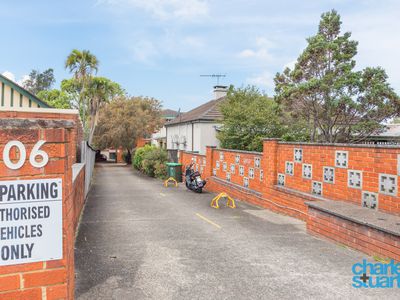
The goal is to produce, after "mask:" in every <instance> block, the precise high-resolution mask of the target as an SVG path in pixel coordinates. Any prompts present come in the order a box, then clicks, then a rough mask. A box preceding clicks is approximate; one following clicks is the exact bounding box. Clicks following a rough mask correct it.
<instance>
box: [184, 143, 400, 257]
mask: <svg viewBox="0 0 400 300" xmlns="http://www.w3.org/2000/svg"><path fill="white" fill-rule="evenodd" d="M295 149H300V150H301V154H302V155H301V160H300V159H299V158H300V157H299V156H298V155H297V159H298V160H299V161H296V159H295ZM337 151H339V152H338V153H337ZM340 151H342V152H340ZM343 151H344V152H343ZM297 152H298V151H297ZM236 155H240V159H239V163H236V161H235V157H236ZM337 155H339V156H337ZM399 155H400V147H390V146H386V147H385V146H374V145H343V144H341V145H338V144H333V145H323V144H305V143H284V142H279V141H278V140H277V139H267V140H265V141H264V147H263V152H262V153H253V152H250V153H249V152H243V151H229V150H225V149H215V148H213V147H207V151H206V157H205V163H204V164H203V165H205V166H203V169H204V170H203V172H202V173H203V176H204V178H206V179H208V182H207V185H206V189H207V190H209V191H213V192H227V193H228V194H230V195H231V196H232V197H234V198H237V199H240V200H244V201H247V202H249V203H253V204H256V205H258V206H261V207H265V208H268V209H270V210H273V211H276V212H279V213H283V214H287V215H290V216H293V217H296V218H299V219H301V220H304V221H307V224H308V229H309V231H311V232H312V233H314V234H319V235H324V236H326V237H328V238H330V239H334V240H336V241H338V242H341V243H343V244H346V245H348V246H350V247H353V248H355V249H358V250H361V251H364V252H366V253H368V254H380V255H383V256H387V257H390V258H394V259H396V260H399V258H400V257H399V251H400V250H399V247H400V243H399V239H398V237H397V236H394V235H388V234H386V233H385V232H383V231H379V230H376V229H372V228H370V227H367V226H363V225H360V224H358V223H355V222H350V221H345V220H341V219H340V218H338V217H334V216H333V215H332V216H330V217H329V220H326V217H327V216H329V215H327V214H325V213H321V212H315V210H314V211H313V212H310V211H309V208H308V205H307V204H306V202H309V201H315V200H320V199H325V200H328V201H329V200H331V201H343V202H347V203H349V204H351V205H357V206H362V196H363V192H364V193H365V192H367V193H370V194H371V195H374V196H375V197H376V198H377V199H378V205H377V208H376V209H377V210H380V211H382V212H385V213H390V214H394V215H400V197H399V194H398V190H399V182H398V175H400V174H398V172H400V170H398V168H399V169H400V162H399V159H400V158H398V157H399ZM199 157H201V159H203V157H202V156H200V155H197V154H192V153H187V152H180V161H181V162H182V163H183V164H184V165H187V164H189V163H190V162H191V161H192V160H193V159H194V158H196V160H197V161H199ZM255 157H260V158H261V166H260V168H257V167H256V166H255V165H254V159H255ZM344 157H345V159H343V158H344ZM337 160H338V162H336V161H337ZM217 162H219V163H217ZM286 162H289V164H292V165H293V174H288V173H290V172H289V170H288V168H286ZM224 163H226V164H227V165H226V170H224V168H223V164H224ZM218 164H219V166H218ZM303 164H304V165H305V166H306V167H308V166H311V172H309V173H307V172H306V174H305V175H307V174H309V178H305V177H307V176H303ZM231 165H233V166H234V168H235V169H234V174H233V173H231V172H230V168H231ZM239 166H243V167H244V174H243V176H241V175H240V174H239ZM324 167H328V168H331V169H329V171H331V170H333V172H334V176H333V177H331V179H332V178H333V179H334V181H333V182H329V180H327V179H328V177H329V176H325V178H324ZM250 168H253V169H254V179H251V178H250V176H249V171H250ZM261 170H262V171H263V176H262V178H260V171H261ZM227 173H231V175H230V176H231V178H230V181H228V180H227V177H226V176H227ZM279 174H280V175H281V176H280V178H282V175H283V176H284V181H283V182H282V181H280V184H278V175H279ZM327 174H328V175H329V172H328V173H327ZM381 175H383V176H384V177H386V179H388V178H390V182H389V183H395V182H396V181H397V184H389V185H388V187H385V188H384V190H381V184H380V181H379V178H380V176H381ZM244 177H248V178H249V186H248V187H244ZM349 178H350V179H351V182H350V186H349ZM361 178H362V180H359V179H361ZM313 182H315V183H317V184H320V186H321V187H322V189H321V194H320V195H319V194H317V193H315V191H316V190H315V189H314V191H313V190H312V186H313ZM317 187H319V185H318V186H317ZM396 188H397V191H396V190H395V189H396ZM317 190H318V189H317ZM387 191H393V193H392V195H389V194H387V193H386V192H387ZM365 209H370V208H365ZM309 215H310V218H309ZM324 218H325V219H324ZM326 222H330V223H329V224H328V223H326ZM365 236H369V237H370V240H365V239H366V238H365ZM386 242H387V245H384V244H385V243H386ZM396 247H397V248H396Z"/></svg>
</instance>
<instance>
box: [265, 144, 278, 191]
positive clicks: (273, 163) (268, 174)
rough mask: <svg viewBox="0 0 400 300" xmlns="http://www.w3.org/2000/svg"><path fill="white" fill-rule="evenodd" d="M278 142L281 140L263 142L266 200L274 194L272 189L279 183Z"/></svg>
mask: <svg viewBox="0 0 400 300" xmlns="http://www.w3.org/2000/svg"><path fill="white" fill-rule="evenodd" d="M278 141H279V139H265V140H264V141H263V158H262V167H263V170H264V177H265V185H264V188H263V196H264V197H265V198H268V197H269V196H270V195H271V194H272V193H273V190H272V189H273V187H274V185H276V182H277V177H278V173H277V159H278Z"/></svg>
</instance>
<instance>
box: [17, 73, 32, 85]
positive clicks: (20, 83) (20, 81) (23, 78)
mask: <svg viewBox="0 0 400 300" xmlns="http://www.w3.org/2000/svg"><path fill="white" fill-rule="evenodd" d="M28 79H29V75H28V74H25V75H22V77H21V79H20V80H18V82H17V83H18V84H19V85H24V83H25V81H27V80H28Z"/></svg>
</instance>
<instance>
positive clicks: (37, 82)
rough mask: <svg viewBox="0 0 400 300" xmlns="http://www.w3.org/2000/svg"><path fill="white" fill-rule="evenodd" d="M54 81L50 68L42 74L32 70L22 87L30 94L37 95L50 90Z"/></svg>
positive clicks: (52, 71)
mask: <svg viewBox="0 0 400 300" xmlns="http://www.w3.org/2000/svg"><path fill="white" fill-rule="evenodd" d="M55 81H56V79H55V78H54V70H53V69H51V68H50V69H47V70H45V71H43V72H40V71H39V70H32V71H31V72H30V73H29V78H28V79H27V80H25V81H24V83H23V86H24V88H25V89H27V90H28V91H30V92H31V93H32V94H34V95H37V94H38V93H39V92H41V91H48V90H50V89H51V87H52V85H53V84H54V82H55Z"/></svg>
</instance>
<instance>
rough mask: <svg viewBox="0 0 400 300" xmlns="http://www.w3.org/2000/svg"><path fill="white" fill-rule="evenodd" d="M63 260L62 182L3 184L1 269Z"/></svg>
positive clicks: (0, 193)
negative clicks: (9, 266)
mask: <svg viewBox="0 0 400 300" xmlns="http://www.w3.org/2000/svg"><path fill="white" fill-rule="evenodd" d="M61 258H62V179H61V178H56V179H41V180H14V181H0V266H6V265H14V264H22V263H30V262H37V261H46V260H55V259H61Z"/></svg>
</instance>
